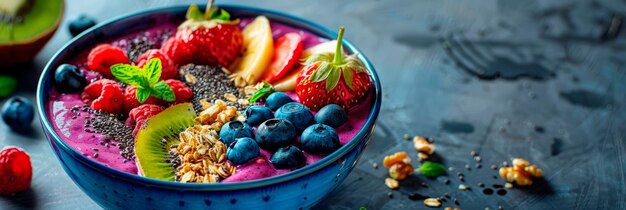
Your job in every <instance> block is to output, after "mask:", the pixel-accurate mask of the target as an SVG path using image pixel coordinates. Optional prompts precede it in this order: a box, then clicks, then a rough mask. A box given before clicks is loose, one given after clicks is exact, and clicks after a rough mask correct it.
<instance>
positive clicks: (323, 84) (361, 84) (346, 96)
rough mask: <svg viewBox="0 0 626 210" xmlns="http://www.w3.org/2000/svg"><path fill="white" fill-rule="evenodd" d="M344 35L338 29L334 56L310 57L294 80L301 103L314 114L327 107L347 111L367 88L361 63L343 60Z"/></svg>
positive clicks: (329, 54)
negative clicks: (335, 105) (332, 106)
mask: <svg viewBox="0 0 626 210" xmlns="http://www.w3.org/2000/svg"><path fill="white" fill-rule="evenodd" d="M343 33H344V28H343V27H341V28H340V29H339V36H338V38H337V48H336V51H335V53H321V54H313V55H311V56H309V58H307V60H306V62H305V63H304V64H305V67H304V69H303V70H302V71H301V72H300V75H298V78H297V79H296V94H298V97H299V98H300V102H301V103H302V104H304V105H306V106H307V107H309V108H310V109H312V110H314V111H317V110H319V109H320V108H322V107H324V106H325V105H328V104H338V105H340V106H341V107H342V108H344V109H346V110H347V109H350V108H351V107H353V106H355V105H357V104H359V103H361V102H362V101H363V100H364V98H365V95H366V94H367V93H368V91H369V89H370V86H371V81H370V78H369V75H368V74H367V71H366V68H365V66H364V65H363V63H361V61H359V59H357V58H356V56H354V55H351V56H347V57H345V58H344V55H343V52H342V48H341V40H342V38H343Z"/></svg>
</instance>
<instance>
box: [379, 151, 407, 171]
mask: <svg viewBox="0 0 626 210" xmlns="http://www.w3.org/2000/svg"><path fill="white" fill-rule="evenodd" d="M396 163H405V164H410V163H411V158H410V157H409V156H407V154H406V152H396V153H395V154H393V155H388V156H385V159H384V160H383V165H384V166H385V167H387V168H389V167H391V166H393V165H394V164H396Z"/></svg>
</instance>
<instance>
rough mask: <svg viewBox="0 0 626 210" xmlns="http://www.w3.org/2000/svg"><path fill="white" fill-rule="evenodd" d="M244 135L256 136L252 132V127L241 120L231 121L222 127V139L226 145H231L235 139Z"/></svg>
mask: <svg viewBox="0 0 626 210" xmlns="http://www.w3.org/2000/svg"><path fill="white" fill-rule="evenodd" d="M243 137H250V138H252V137H254V135H253V134H252V128H251V127H250V126H249V125H248V124H246V123H245V122H241V121H230V122H227V123H226V124H224V125H223V126H222V129H220V141H222V142H224V144H226V145H230V144H231V143H233V142H234V141H235V139H238V138H243Z"/></svg>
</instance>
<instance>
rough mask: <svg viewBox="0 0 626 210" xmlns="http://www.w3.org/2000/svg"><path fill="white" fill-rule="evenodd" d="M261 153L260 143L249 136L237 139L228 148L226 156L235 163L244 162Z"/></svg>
mask: <svg viewBox="0 0 626 210" xmlns="http://www.w3.org/2000/svg"><path fill="white" fill-rule="evenodd" d="M259 154H260V153H259V145H258V144H257V143H256V141H254V139H252V138H249V137H244V138H238V139H235V140H234V141H233V143H231V144H230V145H229V146H228V150H226V157H227V158H228V160H230V162H233V163H234V164H235V165H239V164H244V163H246V162H248V161H250V160H252V159H254V158H255V157H258V156H259Z"/></svg>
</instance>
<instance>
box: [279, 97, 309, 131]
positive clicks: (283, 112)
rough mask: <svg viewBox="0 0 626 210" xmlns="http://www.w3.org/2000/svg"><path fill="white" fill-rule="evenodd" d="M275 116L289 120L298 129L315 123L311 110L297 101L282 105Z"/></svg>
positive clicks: (300, 129)
mask: <svg viewBox="0 0 626 210" xmlns="http://www.w3.org/2000/svg"><path fill="white" fill-rule="evenodd" d="M274 117H276V118H282V119H286V120H289V121H290V122H291V123H293V125H294V126H296V129H297V130H298V131H302V130H304V129H305V128H306V127H308V126H309V125H311V123H313V114H311V110H309V108H307V107H306V106H304V105H302V104H300V103H297V102H290V103H287V104H285V105H283V106H281V107H280V108H279V109H278V110H276V113H274Z"/></svg>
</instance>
